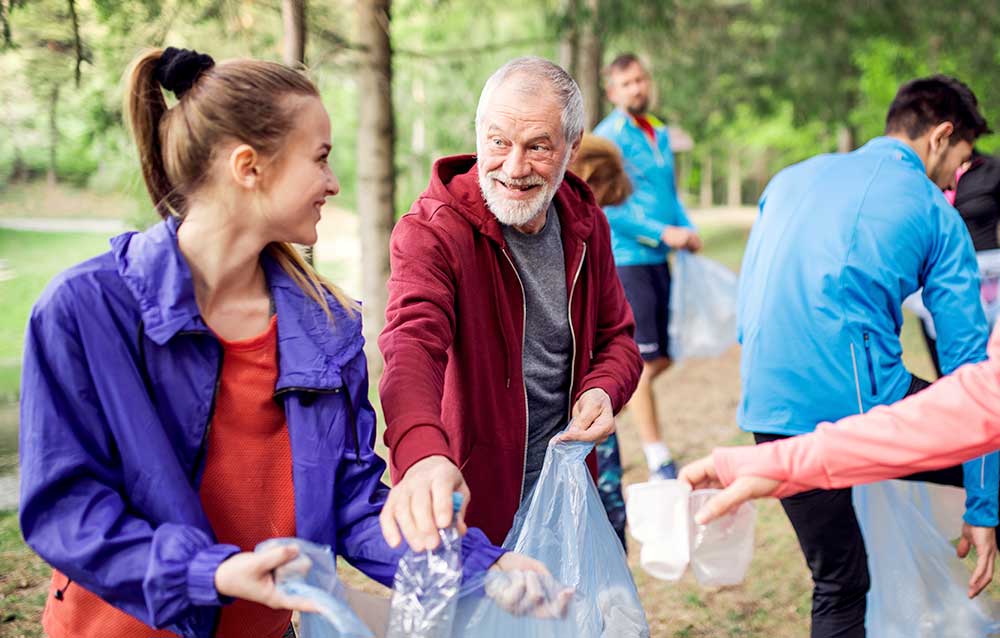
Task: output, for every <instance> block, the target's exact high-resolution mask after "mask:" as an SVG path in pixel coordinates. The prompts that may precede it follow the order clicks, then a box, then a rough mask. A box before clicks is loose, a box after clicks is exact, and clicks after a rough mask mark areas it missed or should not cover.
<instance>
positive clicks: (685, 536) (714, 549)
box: [626, 480, 757, 587]
mask: <svg viewBox="0 0 1000 638" xmlns="http://www.w3.org/2000/svg"><path fill="white" fill-rule="evenodd" d="M718 492H719V490H695V491H693V492H692V491H691V488H690V486H689V485H688V484H687V483H684V482H682V481H677V480H670V481H653V482H650V483H635V484H633V485H630V486H629V488H628V499H627V501H626V508H627V512H628V522H629V526H630V528H631V529H632V536H634V537H635V539H636V540H637V541H639V542H640V543H642V549H641V550H640V552H639V564H640V565H641V566H642V568H643V569H644V570H645V571H646V572H647V573H648V574H649V575H650V576H653V577H654V578H659V579H660V580H668V581H677V580H680V579H681V577H683V576H684V572H686V571H687V568H688V565H690V566H691V570H692V571H693V572H694V576H695V578H696V579H697V580H698V583H699V584H700V585H702V586H704V587H722V586H727V585H737V584H739V583H741V582H743V580H744V579H745V578H746V574H747V570H748V569H749V568H750V562H751V561H752V560H753V541H754V526H755V525H756V521H757V510H756V509H755V508H754V506H753V504H752V503H744V504H743V505H741V506H740V507H739V508H737V510H736V511H735V512H732V513H730V514H726V515H725V516H721V517H719V518H718V519H716V520H714V521H712V522H711V523H709V524H708V525H700V524H698V523H696V522H695V520H694V515H695V514H696V513H697V512H698V510H699V509H701V507H702V505H704V504H705V503H706V502H707V501H708V499H710V498H711V497H712V496H714V495H715V494H717V493H718Z"/></svg>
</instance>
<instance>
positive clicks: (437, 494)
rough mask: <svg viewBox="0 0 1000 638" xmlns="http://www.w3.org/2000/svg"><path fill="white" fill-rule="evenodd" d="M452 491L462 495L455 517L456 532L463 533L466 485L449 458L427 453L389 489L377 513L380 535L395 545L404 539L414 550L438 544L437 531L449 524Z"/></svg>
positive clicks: (433, 546) (466, 504)
mask: <svg viewBox="0 0 1000 638" xmlns="http://www.w3.org/2000/svg"><path fill="white" fill-rule="evenodd" d="M453 492H459V493H461V494H462V497H463V498H462V508H461V509H460V510H459V511H458V513H457V515H456V516H457V519H458V520H457V526H458V532H459V534H465V531H466V526H465V511H466V509H467V508H468V506H469V498H470V494H469V486H468V485H466V484H465V479H464V478H462V473H461V472H460V471H459V470H458V468H457V467H455V464H454V463H452V462H451V459H449V458H447V457H444V456H429V457H427V458H426V459H422V460H420V461H417V462H416V463H414V464H413V465H412V466H410V469H409V470H407V472H406V474H405V475H404V476H403V479H402V480H401V481H400V482H399V483H397V484H396V485H395V486H393V488H392V490H390V492H389V498H388V499H386V502H385V507H383V508H382V513H381V514H379V522H380V523H381V524H382V535H383V536H384V537H385V540H386V542H387V543H389V546H390V547H397V546H398V545H399V543H400V541H401V540H402V539H403V538H406V542H407V543H408V544H409V546H410V549H412V550H413V551H415V552H422V551H424V550H427V549H434V548H435V547H437V546H438V543H439V542H440V541H441V538H440V536H438V530H439V529H441V528H444V527H448V526H449V525H451V517H452V514H453V509H454V508H453V501H452V493H453ZM400 531H402V536H400Z"/></svg>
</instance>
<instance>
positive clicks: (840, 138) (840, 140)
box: [837, 125, 854, 153]
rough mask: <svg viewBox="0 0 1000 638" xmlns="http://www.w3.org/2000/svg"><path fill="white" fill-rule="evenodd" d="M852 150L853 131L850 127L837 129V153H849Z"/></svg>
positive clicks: (844, 126)
mask: <svg viewBox="0 0 1000 638" xmlns="http://www.w3.org/2000/svg"><path fill="white" fill-rule="evenodd" d="M853 150H854V129H853V128H851V127H850V126H846V125H841V126H838V127H837V152H838V153H849V152H851V151H853Z"/></svg>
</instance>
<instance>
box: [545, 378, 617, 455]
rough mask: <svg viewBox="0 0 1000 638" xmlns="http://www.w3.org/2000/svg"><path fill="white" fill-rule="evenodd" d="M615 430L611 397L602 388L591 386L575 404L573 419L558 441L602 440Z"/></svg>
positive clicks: (558, 437)
mask: <svg viewBox="0 0 1000 638" xmlns="http://www.w3.org/2000/svg"><path fill="white" fill-rule="evenodd" d="M614 431H615V413H614V409H612V407H611V397H609V396H608V393H607V392H605V391H604V390H602V389H600V388H591V389H590V390H587V391H586V392H584V393H583V394H581V395H580V398H579V399H577V401H576V405H574V406H573V421H572V422H571V423H570V426H569V428H567V430H566V431H565V432H563V433H562V434H560V435H558V436H557V437H556V438H555V440H556V441H588V442H595V443H596V442H600V441H603V440H604V439H606V438H608V437H609V436H610V435H611V434H613V433H614Z"/></svg>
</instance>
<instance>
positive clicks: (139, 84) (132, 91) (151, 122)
mask: <svg viewBox="0 0 1000 638" xmlns="http://www.w3.org/2000/svg"><path fill="white" fill-rule="evenodd" d="M162 55H163V50H162V49H148V50H146V51H143V52H142V53H140V54H139V56H138V57H137V58H136V59H135V60H134V61H133V62H132V64H131V66H130V67H129V70H128V72H127V73H126V80H125V81H126V85H125V105H124V106H125V122H126V124H127V125H128V128H129V130H130V131H131V133H132V138H133V139H134V140H135V145H136V148H137V149H138V150H139V165H140V166H141V167H142V178H143V181H144V182H145V183H146V190H147V191H149V197H150V198H151V199H152V200H153V205H154V206H156V212H158V213H159V214H160V217H162V218H164V219H166V218H167V217H168V216H170V215H171V214H173V215H180V214H181V213H182V211H183V209H184V198H183V197H182V196H181V195H180V193H178V192H177V191H176V189H175V188H174V187H173V185H172V184H171V183H170V178H169V177H167V170H166V166H165V165H164V162H163V147H162V145H161V143H160V122H161V121H162V120H163V116H164V115H165V114H166V112H167V101H166V99H165V98H164V97H163V91H162V90H161V88H160V83H159V81H158V80H157V79H156V67H157V64H158V63H159V61H160V57H161V56H162Z"/></svg>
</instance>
